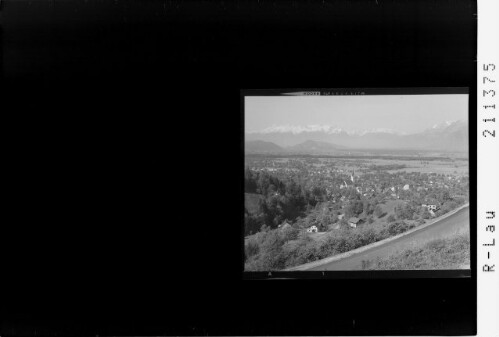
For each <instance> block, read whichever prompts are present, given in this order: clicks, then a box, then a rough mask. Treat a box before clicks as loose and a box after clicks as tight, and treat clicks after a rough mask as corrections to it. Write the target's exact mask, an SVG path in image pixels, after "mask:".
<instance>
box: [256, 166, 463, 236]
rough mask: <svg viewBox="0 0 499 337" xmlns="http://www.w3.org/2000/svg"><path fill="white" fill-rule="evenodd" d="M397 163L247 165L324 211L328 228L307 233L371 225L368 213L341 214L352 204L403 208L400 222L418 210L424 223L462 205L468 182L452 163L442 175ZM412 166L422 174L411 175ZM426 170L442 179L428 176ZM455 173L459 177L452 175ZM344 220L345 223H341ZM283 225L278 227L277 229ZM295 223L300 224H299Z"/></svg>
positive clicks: (318, 226)
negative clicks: (291, 184)
mask: <svg viewBox="0 0 499 337" xmlns="http://www.w3.org/2000/svg"><path fill="white" fill-rule="evenodd" d="M387 162H389V161H387ZM399 162H400V161H398V163H391V164H385V165H374V164H373V163H372V161H370V160H365V159H358V160H354V161H353V160H348V159H340V160H338V159H327V160H321V159H319V158H302V159H288V160H283V159H282V158H278V159H272V158H265V159H263V160H253V161H251V164H252V167H251V170H254V171H259V172H268V173H269V174H272V175H275V176H276V177H280V178H281V179H297V180H299V181H301V182H302V183H303V184H304V185H306V186H307V188H309V189H310V190H311V192H312V194H314V195H315V196H316V200H317V202H318V203H320V204H321V207H322V209H326V208H327V210H328V211H329V215H330V217H329V221H330V223H328V224H326V225H324V224H312V225H310V226H308V227H306V231H307V232H309V233H316V232H320V231H328V230H332V229H339V228H340V227H341V225H342V224H343V225H344V224H345V223H346V224H348V226H350V227H352V228H355V227H357V226H360V225H363V224H365V223H366V222H369V221H372V220H373V219H372V217H371V218H370V217H369V210H363V211H362V212H361V213H360V214H354V215H353V216H352V214H348V212H346V209H347V208H348V205H349V203H350V202H351V200H352V199H355V198H358V199H360V200H362V202H363V203H370V204H371V205H374V207H375V206H376V205H378V204H388V205H402V204H406V205H407V204H409V205H410V206H411V207H412V209H413V211H412V215H411V216H407V217H406V218H411V219H409V220H413V219H412V218H414V217H415V216H414V213H416V218H417V217H418V215H419V214H420V213H421V212H422V211H421V210H420V209H421V208H424V209H426V210H427V211H428V213H427V214H426V217H428V216H429V217H435V216H438V215H441V214H442V213H444V212H447V211H449V210H450V208H454V207H457V206H458V205H460V204H463V203H465V202H466V201H467V196H468V190H469V187H468V184H469V181H468V177H467V173H465V172H466V171H465V170H463V167H462V166H464V164H461V167H456V166H457V165H455V162H454V161H450V162H446V163H445V164H447V165H446V167H447V170H446V171H443V170H442V167H440V168H439V167H438V163H433V162H427V161H426V162H420V161H415V160H410V161H408V162H409V163H410V165H411V166H409V165H406V164H400V163H399ZM407 166H409V167H407ZM418 166H419V167H421V168H423V169H424V170H426V172H424V170H423V173H422V172H420V171H417V170H414V168H415V167H418ZM428 166H430V167H433V168H437V170H438V169H439V170H440V171H441V172H443V173H436V172H431V171H428V170H427V168H428ZM441 166H442V165H441ZM408 168H412V170H409V169H408ZM465 168H466V169H467V167H465ZM406 169H407V170H406ZM457 169H459V171H460V172H462V173H461V174H458V173H457V172H458V170H457ZM408 171H409V172H408ZM273 195H274V196H275V197H278V196H279V191H275V192H274V194H273ZM395 201H398V202H395ZM449 201H453V202H452V203H449ZM446 202H447V204H446ZM449 206H450V207H449ZM442 208H443V209H442ZM315 213H317V212H313V211H312V212H311V217H312V218H313V217H314V215H315ZM425 213H426V212H425ZM349 215H350V216H349ZM345 216H348V218H346V219H345ZM422 217H423V218H424V217H425V214H422ZM288 222H289V221H283V223H281V224H278V227H281V226H284V225H286V224H287V223H288ZM298 222H299V223H300V219H298ZM313 222H314V221H311V222H310V221H307V222H306V224H309V223H313ZM302 223H303V222H302Z"/></svg>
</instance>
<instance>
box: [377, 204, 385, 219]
mask: <svg viewBox="0 0 499 337" xmlns="http://www.w3.org/2000/svg"><path fill="white" fill-rule="evenodd" d="M374 215H376V217H378V218H382V217H383V216H384V215H385V212H384V211H383V208H382V207H381V205H376V207H375V208H374Z"/></svg>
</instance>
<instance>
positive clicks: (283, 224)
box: [277, 221, 291, 230]
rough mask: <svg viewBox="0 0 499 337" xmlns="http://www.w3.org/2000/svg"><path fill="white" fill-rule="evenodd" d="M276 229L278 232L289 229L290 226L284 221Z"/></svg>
mask: <svg viewBox="0 0 499 337" xmlns="http://www.w3.org/2000/svg"><path fill="white" fill-rule="evenodd" d="M277 228H279V229H280V230H285V229H288V228H291V225H290V224H289V223H287V222H286V221H284V222H283V223H282V224H280V225H279V226H278V227H277Z"/></svg>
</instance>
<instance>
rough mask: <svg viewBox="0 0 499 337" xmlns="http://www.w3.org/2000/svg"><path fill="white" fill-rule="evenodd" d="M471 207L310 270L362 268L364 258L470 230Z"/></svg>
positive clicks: (391, 252)
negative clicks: (376, 245)
mask: <svg viewBox="0 0 499 337" xmlns="http://www.w3.org/2000/svg"><path fill="white" fill-rule="evenodd" d="M469 226H470V209H469V207H465V208H463V209H461V210H459V211H457V212H456V213H454V214H452V215H450V216H449V217H447V218H444V219H442V220H440V221H437V222H435V223H434V224H432V225H430V226H428V227H426V228H423V229H421V230H418V231H415V232H414V233H410V234H407V235H406V236H402V237H400V238H398V239H395V240H393V241H390V242H387V243H386V244H383V245H381V246H378V247H373V248H371V249H368V250H365V251H363V252H359V253H357V254H354V255H351V256H349V257H346V258H344V259H341V260H338V261H332V262H330V263H328V264H324V265H321V266H318V267H315V268H311V269H308V270H316V271H317V270H362V261H363V260H372V259H376V258H378V257H380V258H385V257H388V256H390V255H393V254H395V253H397V252H398V251H401V250H403V249H406V248H410V247H411V246H413V245H414V246H419V245H422V244H424V243H426V242H428V241H431V240H434V239H438V238H447V237H449V236H452V235H453V234H456V233H461V232H465V231H469Z"/></svg>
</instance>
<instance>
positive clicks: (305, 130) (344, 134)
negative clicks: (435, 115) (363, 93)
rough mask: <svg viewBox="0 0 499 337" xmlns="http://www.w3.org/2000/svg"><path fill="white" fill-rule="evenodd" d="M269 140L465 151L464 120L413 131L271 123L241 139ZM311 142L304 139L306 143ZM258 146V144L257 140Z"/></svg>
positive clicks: (289, 144) (290, 144)
mask: <svg viewBox="0 0 499 337" xmlns="http://www.w3.org/2000/svg"><path fill="white" fill-rule="evenodd" d="M256 140H258V141H264V142H271V143H274V144H275V145H277V146H279V147H281V148H291V147H294V148H295V149H296V148H298V149H300V150H301V151H305V150H306V148H307V146H298V147H296V146H297V145H300V144H303V143H306V142H307V141H312V142H316V143H314V146H315V148H317V146H318V144H319V143H320V146H319V148H320V149H322V150H324V151H326V150H327V149H328V148H329V147H328V146H327V145H325V144H329V145H331V150H332V149H333V148H334V149H342V148H343V149H348V148H349V149H411V150H439V151H462V152H465V151H468V123H467V122H465V121H448V122H444V123H441V124H436V125H434V126H433V127H432V128H429V129H427V130H424V131H422V132H419V133H414V134H404V133H401V132H398V131H396V130H391V129H370V130H345V129H342V128H339V127H333V126H329V125H308V126H290V125H284V126H272V127H269V128H266V129H264V130H262V131H259V132H247V133H246V134H245V141H247V142H251V141H256ZM311 144H312V143H308V145H309V146H310V145H311ZM260 146H262V144H260Z"/></svg>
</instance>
